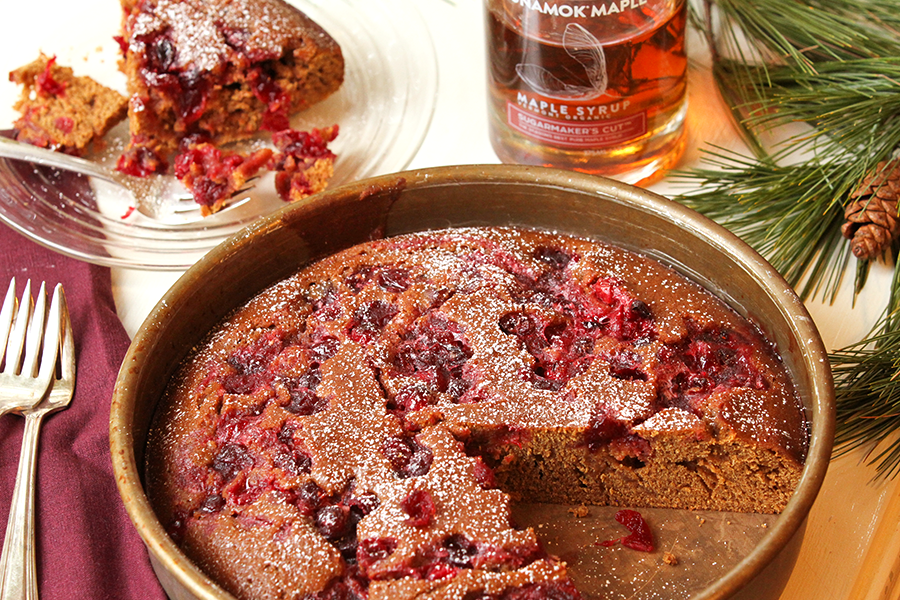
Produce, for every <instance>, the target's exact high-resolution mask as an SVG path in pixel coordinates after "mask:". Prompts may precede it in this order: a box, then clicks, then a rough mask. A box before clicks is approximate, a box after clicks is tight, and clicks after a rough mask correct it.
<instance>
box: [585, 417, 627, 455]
mask: <svg viewBox="0 0 900 600" xmlns="http://www.w3.org/2000/svg"><path fill="white" fill-rule="evenodd" d="M627 431H628V428H627V426H626V424H625V423H622V422H621V421H618V420H617V419H615V418H614V417H612V416H611V415H610V414H609V411H608V410H607V409H606V407H605V406H597V407H596V408H595V409H594V411H593V413H592V414H591V420H590V423H589V424H588V428H587V430H585V432H584V441H585V445H586V446H587V447H588V450H592V451H596V450H599V449H600V448H602V447H604V446H606V445H608V444H609V443H610V442H611V441H612V440H614V439H616V438H619V437H621V436H623V435H625V434H626V433H627Z"/></svg>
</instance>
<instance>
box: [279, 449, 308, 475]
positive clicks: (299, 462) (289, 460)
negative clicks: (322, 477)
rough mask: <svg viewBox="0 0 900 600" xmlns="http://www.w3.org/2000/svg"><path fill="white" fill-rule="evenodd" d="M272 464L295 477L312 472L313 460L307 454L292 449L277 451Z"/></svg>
mask: <svg viewBox="0 0 900 600" xmlns="http://www.w3.org/2000/svg"><path fill="white" fill-rule="evenodd" d="M272 462H273V464H274V465H275V466H276V467H278V468H279V469H281V470H282V471H284V472H285V473H288V474H289V475H293V476H294V477H297V476H298V475H301V474H303V473H309V472H310V470H312V459H311V458H310V457H309V456H308V455H307V454H305V453H303V452H300V451H299V450H293V449H291V448H279V449H278V450H276V451H275V455H274V457H273V459H272Z"/></svg>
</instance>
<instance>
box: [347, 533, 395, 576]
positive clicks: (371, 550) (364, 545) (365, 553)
mask: <svg viewBox="0 0 900 600" xmlns="http://www.w3.org/2000/svg"><path fill="white" fill-rule="evenodd" d="M396 549H397V540H396V539H394V538H390V537H387V538H376V539H367V540H361V541H360V542H359V547H358V548H357V550H356V559H357V562H358V563H359V566H360V568H361V569H362V570H363V571H365V570H366V569H368V568H369V567H371V566H372V565H373V564H374V563H376V562H378V561H379V560H383V559H385V558H387V557H388V556H390V555H391V554H393V553H394V550H396Z"/></svg>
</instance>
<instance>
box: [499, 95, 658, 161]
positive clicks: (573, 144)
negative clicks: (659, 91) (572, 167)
mask: <svg viewBox="0 0 900 600" xmlns="http://www.w3.org/2000/svg"><path fill="white" fill-rule="evenodd" d="M586 108H588V107H583V106H578V107H572V106H568V105H561V106H558V107H557V114H560V115H562V114H567V113H568V112H569V111H570V110H572V111H573V112H577V111H578V110H579V109H586ZM589 108H591V109H596V108H597V107H596V106H592V107H589ZM601 108H606V107H601ZM551 114H552V113H551ZM506 118H507V123H508V124H509V126H510V127H512V128H513V129H515V130H516V131H518V132H520V133H521V134H523V135H526V136H528V137H530V138H532V139H535V140H538V141H540V142H543V143H545V144H551V145H553V146H557V147H560V148H572V149H577V150H588V149H591V148H608V147H611V146H618V145H620V144H623V143H625V142H627V141H629V140H632V139H634V138H637V137H640V136H642V135H644V134H645V133H647V115H646V113H644V112H640V113H637V114H633V115H629V116H627V117H623V118H620V119H615V118H608V119H605V120H602V121H572V120H563V119H561V118H553V117H550V116H544V115H543V114H540V113H534V112H530V111H528V110H524V109H522V108H520V107H519V106H517V105H516V104H513V103H512V102H508V103H507V113H506Z"/></svg>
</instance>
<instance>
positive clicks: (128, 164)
mask: <svg viewBox="0 0 900 600" xmlns="http://www.w3.org/2000/svg"><path fill="white" fill-rule="evenodd" d="M116 170H117V171H121V172H122V173H125V174H126V175H132V176H134V177H147V176H148V175H154V174H163V173H165V172H166V171H168V170H169V164H168V163H167V162H166V161H165V160H164V159H163V158H162V157H161V156H160V155H159V154H157V152H156V151H155V150H153V149H152V148H150V147H149V146H145V145H142V144H141V143H140V142H137V143H135V140H132V146H131V147H129V148H128V149H127V150H125V152H123V153H122V155H121V156H119V159H118V161H116Z"/></svg>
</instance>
